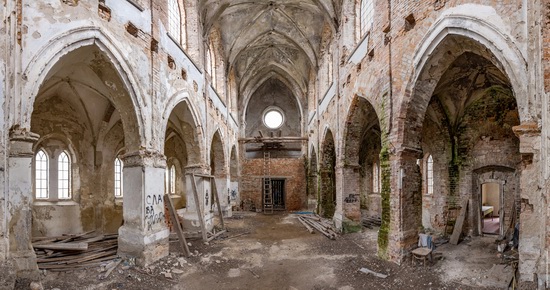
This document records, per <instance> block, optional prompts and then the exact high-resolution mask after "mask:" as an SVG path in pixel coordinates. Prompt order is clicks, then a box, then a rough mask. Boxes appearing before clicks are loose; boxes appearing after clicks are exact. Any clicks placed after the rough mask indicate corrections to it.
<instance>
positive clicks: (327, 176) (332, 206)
mask: <svg viewBox="0 0 550 290" xmlns="http://www.w3.org/2000/svg"><path fill="white" fill-rule="evenodd" d="M321 150H322V151H321V164H320V168H319V174H320V180H321V184H320V189H319V192H320V197H319V200H320V204H319V210H318V211H319V214H321V215H322V216H324V217H326V218H332V217H333V216H334V212H335V210H336V202H337V201H336V149H335V146H334V137H333V136H332V131H330V129H329V130H327V132H326V135H325V139H324V141H323V144H322V147H321Z"/></svg>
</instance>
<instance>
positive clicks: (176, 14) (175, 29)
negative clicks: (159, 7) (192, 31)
mask: <svg viewBox="0 0 550 290" xmlns="http://www.w3.org/2000/svg"><path fill="white" fill-rule="evenodd" d="M181 24H182V17H181V9H180V3H179V1H178V0H168V34H169V35H170V36H172V38H174V40H176V42H177V43H178V44H180V45H181V44H182V41H181V40H182V27H181V26H182V25H181Z"/></svg>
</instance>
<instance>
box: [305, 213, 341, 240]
mask: <svg viewBox="0 0 550 290" xmlns="http://www.w3.org/2000/svg"><path fill="white" fill-rule="evenodd" d="M298 220H299V221H300V222H301V223H302V224H303V225H304V227H306V229H307V231H308V232H310V233H312V234H313V233H315V231H318V232H320V233H322V234H323V235H325V236H326V237H327V238H329V239H331V240H334V239H336V230H335V229H334V227H333V226H332V222H330V221H329V220H327V219H324V218H322V217H320V216H319V215H300V216H298Z"/></svg>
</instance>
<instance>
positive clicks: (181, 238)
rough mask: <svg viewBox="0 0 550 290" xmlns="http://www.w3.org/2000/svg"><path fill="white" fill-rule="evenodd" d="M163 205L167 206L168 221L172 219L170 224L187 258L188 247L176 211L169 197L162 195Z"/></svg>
mask: <svg viewBox="0 0 550 290" xmlns="http://www.w3.org/2000/svg"><path fill="white" fill-rule="evenodd" d="M164 203H166V204H167V205H168V211H169V212H170V219H172V224H173V225H174V227H175V228H176V234H177V235H178V239H179V241H180V246H181V249H182V250H183V253H184V255H185V257H189V247H187V240H186V239H185V235H184V234H183V230H182V229H181V224H180V221H179V219H178V216H177V215H176V209H175V208H174V204H173V203H172V199H171V198H170V195H168V194H164Z"/></svg>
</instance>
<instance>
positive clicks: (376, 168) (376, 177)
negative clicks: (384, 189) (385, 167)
mask: <svg viewBox="0 0 550 290" xmlns="http://www.w3.org/2000/svg"><path fill="white" fill-rule="evenodd" d="M380 187H381V186H380V165H379V164H378V163H377V162H374V163H373V164H372V192H380Z"/></svg>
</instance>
